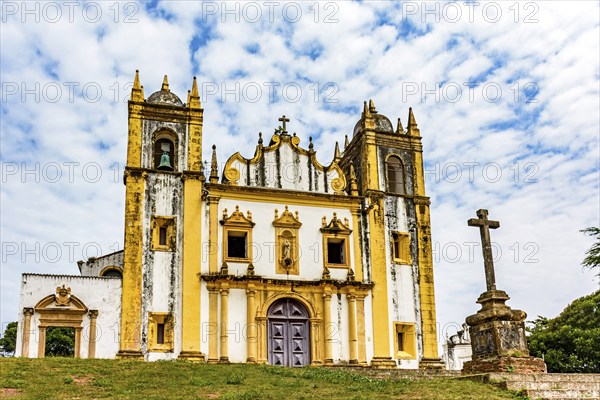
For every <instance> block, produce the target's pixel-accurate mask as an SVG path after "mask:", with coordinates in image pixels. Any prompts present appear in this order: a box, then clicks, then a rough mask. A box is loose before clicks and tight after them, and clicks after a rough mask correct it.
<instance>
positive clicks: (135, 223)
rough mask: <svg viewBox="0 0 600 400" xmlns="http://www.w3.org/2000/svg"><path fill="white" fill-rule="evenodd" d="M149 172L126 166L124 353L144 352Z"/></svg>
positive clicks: (122, 333)
mask: <svg viewBox="0 0 600 400" xmlns="http://www.w3.org/2000/svg"><path fill="white" fill-rule="evenodd" d="M146 174H147V173H146V172H142V173H137V172H132V171H130V170H128V169H126V170H125V177H126V181H125V185H126V189H125V244H124V254H123V291H122V295H121V331H120V334H119V338H120V350H119V353H120V355H122V356H129V355H140V356H141V347H140V346H141V327H142V254H143V247H142V244H143V237H144V230H143V224H142V217H143V210H144V203H145V199H144V191H145V184H146V179H145V176H146Z"/></svg>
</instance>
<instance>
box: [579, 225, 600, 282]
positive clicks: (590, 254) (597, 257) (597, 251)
mask: <svg viewBox="0 0 600 400" xmlns="http://www.w3.org/2000/svg"><path fill="white" fill-rule="evenodd" d="M581 232H583V233H585V234H586V235H588V236H594V237H596V240H597V241H596V243H594V244H593V245H592V247H590V248H589V249H588V251H586V252H585V258H584V259H583V262H582V263H581V265H583V266H584V267H585V268H589V269H594V268H598V270H599V271H598V274H597V275H596V276H598V277H600V228H594V227H590V228H586V229H583V230H581Z"/></svg>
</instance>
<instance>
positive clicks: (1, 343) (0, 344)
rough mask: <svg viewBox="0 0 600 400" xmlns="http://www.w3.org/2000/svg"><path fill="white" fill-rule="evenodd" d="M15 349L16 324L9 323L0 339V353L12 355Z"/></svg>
mask: <svg viewBox="0 0 600 400" xmlns="http://www.w3.org/2000/svg"><path fill="white" fill-rule="evenodd" d="M16 347H17V323H16V322H9V323H8V325H6V328H5V329H4V334H3V335H2V337H1V338H0V353H7V354H14V352H15V348H16Z"/></svg>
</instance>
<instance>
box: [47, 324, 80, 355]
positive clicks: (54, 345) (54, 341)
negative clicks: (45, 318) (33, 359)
mask: <svg viewBox="0 0 600 400" xmlns="http://www.w3.org/2000/svg"><path fill="white" fill-rule="evenodd" d="M74 353H75V330H74V329H73V328H59V327H49V328H47V329H46V356H47V357H52V356H56V357H72V356H73V354H74Z"/></svg>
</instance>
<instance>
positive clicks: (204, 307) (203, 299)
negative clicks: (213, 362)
mask: <svg viewBox="0 0 600 400" xmlns="http://www.w3.org/2000/svg"><path fill="white" fill-rule="evenodd" d="M208 301H209V299H208V289H207V287H206V282H205V281H200V351H201V352H202V353H203V354H204V355H205V356H206V358H207V359H208V334H209V332H210V326H209V325H208V313H209V307H208Z"/></svg>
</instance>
